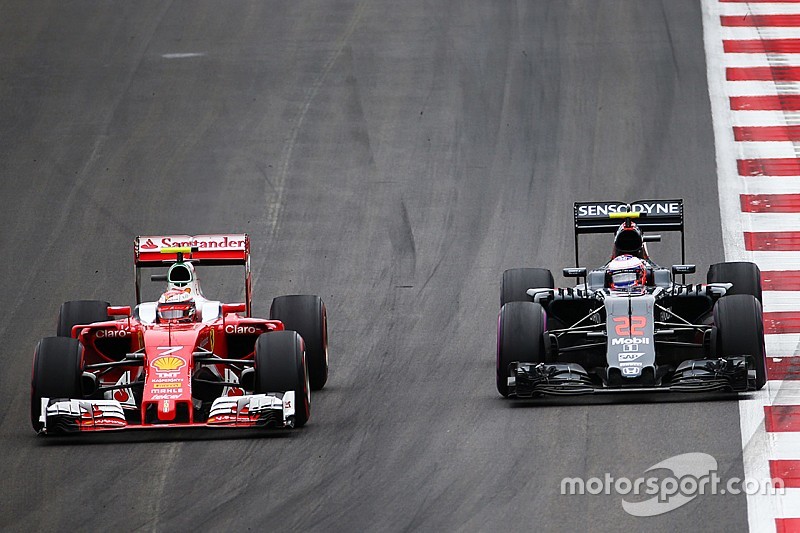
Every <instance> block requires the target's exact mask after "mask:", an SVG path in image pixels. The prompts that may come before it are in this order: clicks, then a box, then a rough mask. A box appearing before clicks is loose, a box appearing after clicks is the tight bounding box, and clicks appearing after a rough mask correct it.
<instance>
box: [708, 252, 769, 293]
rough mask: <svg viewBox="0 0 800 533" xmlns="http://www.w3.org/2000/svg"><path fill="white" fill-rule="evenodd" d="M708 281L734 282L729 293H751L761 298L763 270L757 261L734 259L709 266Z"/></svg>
mask: <svg viewBox="0 0 800 533" xmlns="http://www.w3.org/2000/svg"><path fill="white" fill-rule="evenodd" d="M707 280H708V283H733V287H731V289H730V290H729V291H728V293H727V295H726V296H728V295H734V294H749V295H751V296H754V297H755V298H756V300H758V301H759V302H763V300H762V299H761V270H759V268H758V265H756V264H755V263H749V262H747V261H733V262H729V263H716V264H713V265H711V266H710V267H709V268H708V276H707Z"/></svg>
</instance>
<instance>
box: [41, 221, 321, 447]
mask: <svg viewBox="0 0 800 533" xmlns="http://www.w3.org/2000/svg"><path fill="white" fill-rule="evenodd" d="M134 262H135V272H136V306H135V307H134V308H133V309H131V307H130V306H111V305H109V304H108V302H103V301H95V300H80V301H70V302H66V303H64V304H63V305H62V306H61V311H60V315H59V321H58V332H57V336H55V337H45V338H43V339H42V340H41V341H39V343H38V345H37V346H36V351H35V353H34V358H33V377H32V382H31V422H32V424H33V428H34V430H36V431H37V432H39V433H40V434H55V433H75V432H84V431H103V430H117V429H126V428H164V427H196V426H200V427H265V428H292V427H300V426H303V425H304V424H305V423H306V421H307V420H308V418H309V415H310V390H311V389H321V388H322V387H323V386H324V385H325V382H326V380H327V377H328V334H327V317H326V311H325V305H324V304H323V302H322V300H321V299H320V298H319V297H318V296H311V295H293V296H280V297H278V298H275V299H273V301H272V307H271V308H270V318H269V319H263V318H253V317H252V316H251V282H250V240H249V237H248V236H247V235H244V234H241V235H198V236H188V235H173V236H145V237H137V238H136V240H135V241H134ZM215 265H234V266H236V265H238V266H243V267H244V273H245V275H244V287H245V301H244V302H243V303H228V304H226V303H222V302H219V301H215V300H209V299H207V298H206V297H205V296H204V295H203V292H202V290H201V288H200V284H199V281H198V277H197V272H196V267H201V266H203V267H205V266H215ZM145 268H148V269H153V268H159V269H161V273H156V274H154V275H151V280H153V281H157V282H162V283H163V282H165V283H166V291H165V292H164V293H163V294H162V295H161V297H160V298H159V299H158V301H152V302H142V301H141V274H142V269H145ZM164 269H166V273H163V271H164ZM151 272H152V270H151Z"/></svg>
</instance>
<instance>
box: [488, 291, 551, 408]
mask: <svg viewBox="0 0 800 533" xmlns="http://www.w3.org/2000/svg"><path fill="white" fill-rule="evenodd" d="M544 332H545V314H544V308H543V307H542V306H541V305H539V304H537V303H533V302H510V303H507V304H505V305H504V306H503V307H501V308H500V316H499V317H498V323H497V366H496V370H497V392H499V393H500V394H501V395H502V396H503V397H507V396H508V377H509V365H510V364H511V363H513V362H520V363H544V362H545V357H544V355H545V349H544Z"/></svg>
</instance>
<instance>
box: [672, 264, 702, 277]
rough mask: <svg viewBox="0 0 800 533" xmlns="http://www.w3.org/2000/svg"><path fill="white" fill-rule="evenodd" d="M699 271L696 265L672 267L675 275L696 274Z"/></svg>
mask: <svg viewBox="0 0 800 533" xmlns="http://www.w3.org/2000/svg"><path fill="white" fill-rule="evenodd" d="M696 270H697V267H696V266H695V265H672V273H673V274H674V275H678V274H683V275H686V274H694V273H695V271H696Z"/></svg>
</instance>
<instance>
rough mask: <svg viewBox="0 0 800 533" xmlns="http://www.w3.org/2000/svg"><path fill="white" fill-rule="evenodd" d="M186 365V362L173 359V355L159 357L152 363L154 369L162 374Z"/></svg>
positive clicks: (178, 358)
mask: <svg viewBox="0 0 800 533" xmlns="http://www.w3.org/2000/svg"><path fill="white" fill-rule="evenodd" d="M185 365H186V361H184V360H183V359H181V358H180V357H175V356H174V355H168V356H166V357H159V358H158V359H156V360H155V361H153V366H154V367H156V368H157V369H158V370H161V371H162V372H169V371H171V370H178V369H179V368H182V367H183V366H185Z"/></svg>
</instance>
